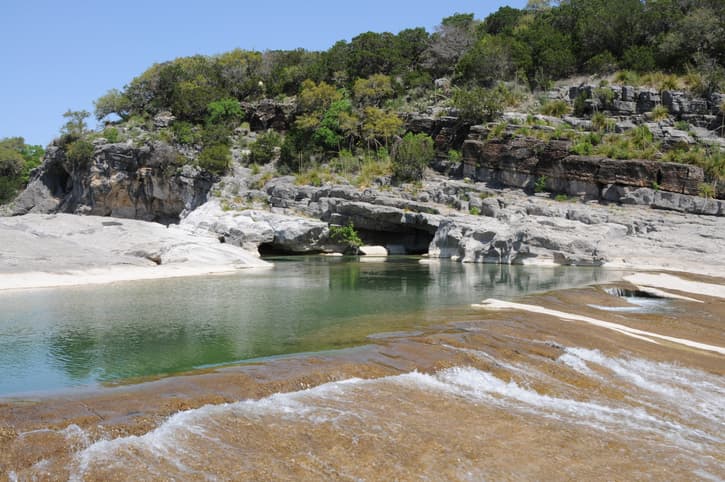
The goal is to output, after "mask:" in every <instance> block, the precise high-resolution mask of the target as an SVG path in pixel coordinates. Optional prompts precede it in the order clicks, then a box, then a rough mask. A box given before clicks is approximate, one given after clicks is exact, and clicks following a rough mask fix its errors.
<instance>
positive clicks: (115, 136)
mask: <svg viewBox="0 0 725 482" xmlns="http://www.w3.org/2000/svg"><path fill="white" fill-rule="evenodd" d="M101 135H102V136H103V138H104V139H106V140H107V141H108V142H111V143H115V142H118V141H119V140H120V139H121V133H120V132H119V131H118V129H116V128H115V127H106V128H105V129H103V132H102V133H101Z"/></svg>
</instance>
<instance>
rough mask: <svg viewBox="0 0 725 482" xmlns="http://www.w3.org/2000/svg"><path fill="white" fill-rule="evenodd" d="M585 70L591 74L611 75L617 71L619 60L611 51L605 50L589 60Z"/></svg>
mask: <svg viewBox="0 0 725 482" xmlns="http://www.w3.org/2000/svg"><path fill="white" fill-rule="evenodd" d="M584 68H585V69H586V71H587V72H589V73H591V74H611V73H612V72H614V71H615V70H617V58H616V57H615V56H614V55H612V53H611V52H610V51H609V50H605V51H604V52H602V53H600V54H597V55H595V56H594V57H592V58H590V59H589V60H587V61H586V63H585V64H584Z"/></svg>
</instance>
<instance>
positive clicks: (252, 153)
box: [249, 130, 282, 164]
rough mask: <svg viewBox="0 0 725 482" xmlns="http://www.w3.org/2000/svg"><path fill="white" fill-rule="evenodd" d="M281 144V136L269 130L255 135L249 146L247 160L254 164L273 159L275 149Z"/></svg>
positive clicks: (264, 162)
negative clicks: (254, 139)
mask: <svg viewBox="0 0 725 482" xmlns="http://www.w3.org/2000/svg"><path fill="white" fill-rule="evenodd" d="M281 145H282V136H280V135H279V134H278V133H277V132H275V131H273V130H269V131H267V132H264V133H262V134H259V135H258V136H257V140H256V141H254V142H253V143H252V145H250V146H249V160H250V162H253V163H256V164H266V163H268V162H270V161H272V160H274V158H275V156H276V153H277V149H278V148H279V147H280V146H281Z"/></svg>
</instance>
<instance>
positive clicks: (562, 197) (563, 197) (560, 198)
mask: <svg viewBox="0 0 725 482" xmlns="http://www.w3.org/2000/svg"><path fill="white" fill-rule="evenodd" d="M554 200H555V201H558V202H567V201H569V196H567V195H566V194H557V195H556V196H554Z"/></svg>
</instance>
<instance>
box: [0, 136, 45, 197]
mask: <svg viewBox="0 0 725 482" xmlns="http://www.w3.org/2000/svg"><path fill="white" fill-rule="evenodd" d="M44 154H45V151H44V150H43V148H42V147H41V146H36V145H28V144H26V143H25V139H23V138H22V137H10V138H6V139H1V140H0V203H3V202H7V201H9V200H10V199H12V198H13V197H14V196H15V194H16V192H17V191H18V189H20V188H21V187H23V186H24V185H25V184H27V182H28V178H29V176H30V171H31V170H33V169H34V168H36V167H38V166H39V165H40V161H41V159H42V158H43V155H44Z"/></svg>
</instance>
